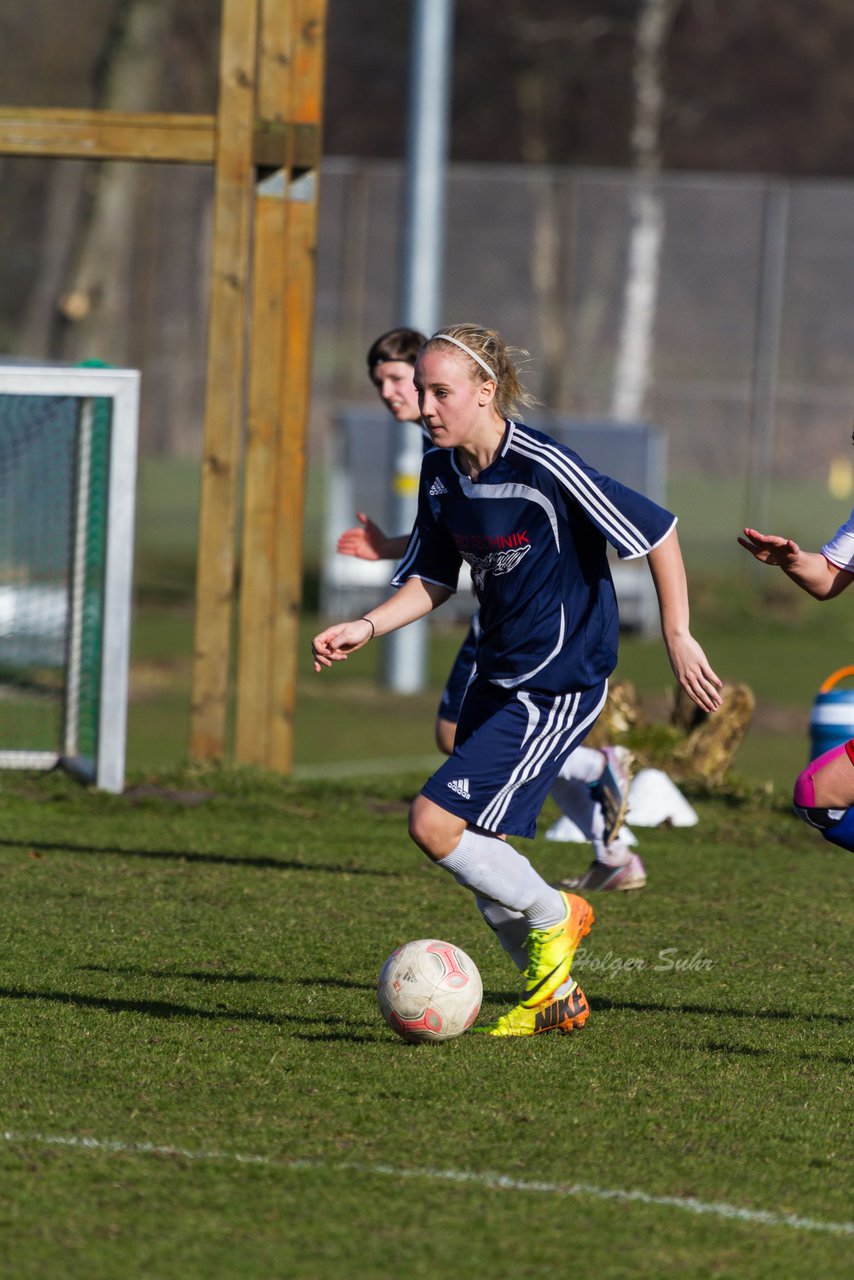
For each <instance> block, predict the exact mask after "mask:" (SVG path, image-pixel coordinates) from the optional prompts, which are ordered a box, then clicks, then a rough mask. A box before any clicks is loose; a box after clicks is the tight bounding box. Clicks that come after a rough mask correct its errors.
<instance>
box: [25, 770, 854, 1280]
mask: <svg viewBox="0 0 854 1280" xmlns="http://www.w3.org/2000/svg"><path fill="white" fill-rule="evenodd" d="M419 782H420V777H419V776H416V775H396V776H391V777H387V778H383V779H376V778H374V779H372V780H370V781H367V780H362V781H360V782H358V783H356V782H347V781H340V782H336V783H331V782H326V783H322V782H311V783H309V782H302V783H300V782H293V781H292V782H283V781H281V780H279V779H276V778H271V777H266V776H264V775H261V774H257V773H253V772H248V771H238V772H231V773H229V772H217V771H213V770H194V771H184V772H181V773H178V774H173V775H170V776H163V777H161V778H159V779H158V780H157V782H156V784H155V783H148V784H145V783H137V785H136V786H135V787H132V788H131V789H130V790H129V791H128V792H127V793H126V794H125V795H124V796H122V797H107V796H98V795H95V794H91V793H87V792H85V791H83V790H81V789H79V788H78V787H76V786H75V785H74V784H72V783H70V782H68V781H67V780H64V779H63V778H61V777H58V776H52V777H49V778H46V779H40V780H33V779H28V778H25V777H22V776H20V775H14V776H12V777H11V778H10V780H8V781H5V782H4V784H3V792H2V798H0V874H2V877H3V895H2V906H1V907H0V937H2V948H0V957H2V958H0V965H2V974H1V975H0V991H2V997H3V998H2V1001H0V1037H2V1039H0V1043H2V1066H3V1079H4V1105H3V1124H2V1133H0V1163H2V1168H3V1173H4V1178H3V1183H4V1188H5V1189H4V1195H3V1198H2V1203H0V1225H1V1226H2V1233H3V1239H4V1261H3V1263H2V1264H0V1267H2V1273H3V1274H4V1275H8V1276H10V1277H12V1276H14V1277H16V1280H18V1278H20V1280H28V1278H30V1277H32V1278H33V1280H36V1278H38V1280H42V1278H43V1277H45V1276H52V1275H62V1276H64V1277H71V1278H73V1277H78V1276H79V1277H83V1276H86V1277H92V1276H96V1277H99V1278H100V1280H112V1278H113V1277H116V1280H118V1278H119V1277H122V1278H126V1277H129V1276H134V1277H136V1276H146V1277H148V1276H155V1277H163V1278H164V1280H166V1278H167V1277H169V1278H171V1277H175V1278H176V1280H177V1278H179V1277H180V1280H196V1278H197V1277H198V1278H199V1280H211V1278H213V1277H232V1276H234V1277H237V1276H240V1277H247V1278H248V1280H254V1278H255V1277H258V1280H261V1278H263V1280H268V1278H269V1277H274V1276H275V1277H306V1278H311V1280H317V1278H318V1277H330V1278H332V1277H335V1278H337V1277H342V1280H343V1278H344V1277H377V1278H380V1277H381V1278H383V1280H385V1278H387V1277H399V1276H413V1277H430V1278H432V1277H437V1278H438V1277H443V1278H448V1280H453V1278H455V1277H461V1278H462V1277H471V1276H481V1275H482V1276H494V1277H508V1278H509V1277H517V1276H539V1275H541V1274H544V1273H551V1274H557V1275H565V1274H570V1273H571V1272H573V1271H574V1270H575V1269H576V1268H581V1267H583V1269H584V1271H585V1272H589V1273H591V1274H594V1275H597V1276H602V1277H623V1276H648V1277H669V1276H688V1277H694V1276H739V1277H743V1276H749V1277H754V1276H755V1277H765V1276H767V1277H771V1276H774V1277H777V1276H786V1277H787V1280H796V1278H797V1277H801V1276H803V1277H807V1276H809V1277H814V1276H822V1277H835V1276H839V1277H841V1276H843V1275H847V1274H850V1250H851V1234H852V1232H854V1225H852V1223H851V1218H852V1213H851V1203H850V1185H851V1183H850V1167H849V1166H848V1165H847V1164H846V1157H847V1156H848V1155H849V1154H850V1147H849V1144H850V1137H851V1134H850V1123H849V1121H850V1105H849V1103H850V1087H851V1064H852V1057H851V1048H850V1045H851V1025H852V1008H851V1002H850V998H849V997H850V977H851V971H850V963H849V956H850V951H849V946H850V937H851V924H852V911H851V904H850V894H849V893H848V887H849V883H850V863H849V860H848V859H847V858H846V857H845V856H844V855H841V854H840V853H839V852H834V851H832V850H830V849H829V848H828V847H826V846H824V845H823V843H822V842H821V840H820V839H813V838H812V837H811V833H810V832H808V831H806V830H805V829H804V828H803V827H802V826H801V825H800V824H798V823H797V822H796V821H795V820H794V819H792V818H791V817H790V816H789V814H788V813H787V812H786V810H785V808H784V807H783V806H782V804H775V803H774V802H772V801H768V799H767V798H766V797H759V798H753V799H751V798H749V797H748V798H743V799H741V800H738V799H736V798H735V797H730V798H729V799H727V798H725V797H718V798H716V799H713V798H709V799H704V798H703V797H701V796H693V797H692V798H693V799H694V801H695V803H696V805H697V807H698V809H699V812H700V815H701V822H700V824H699V825H698V826H697V827H695V828H693V829H690V830H688V831H680V832H678V833H677V832H668V831H655V832H644V833H643V840H644V854H645V857H646V859H647V863H648V867H649V870H650V885H649V887H648V888H647V890H645V891H644V892H643V893H641V894H634V895H619V894H618V895H613V896H611V897H606V898H605V899H604V900H602V899H600V900H598V901H597V902H596V908H597V912H598V922H597V925H596V927H595V928H594V930H593V933H592V934H591V936H590V938H589V940H588V942H589V945H588V946H587V947H586V948H585V950H584V951H582V952H581V953H580V954H579V957H578V959H577V961H576V970H575V971H576V974H577V976H578V978H579V980H580V981H581V983H582V985H583V987H584V988H585V990H586V992H587V994H588V997H589V999H590V1002H591V1005H592V1008H593V1013H592V1015H591V1018H590V1021H589V1023H588V1025H587V1027H586V1028H585V1030H584V1031H583V1032H580V1033H577V1034H576V1035H574V1036H572V1037H558V1036H547V1037H540V1038H538V1039H537V1040H535V1041H524V1040H523V1041H508V1042H495V1041H491V1040H486V1041H484V1040H481V1039H478V1038H476V1037H472V1036H466V1037H463V1038H462V1039H460V1040H456V1041H453V1042H450V1043H448V1044H445V1045H438V1046H425V1047H412V1046H407V1045H405V1044H403V1043H402V1042H401V1041H399V1040H397V1039H396V1038H395V1037H394V1036H393V1034H392V1033H391V1032H390V1031H389V1030H388V1029H387V1028H386V1027H385V1025H384V1023H382V1021H381V1019H380V1017H379V1013H378V1009H377V1006H376V1002H375V995H374V983H375V979H376V973H377V970H378V968H379V966H380V964H381V962H382V960H383V958H384V957H385V955H386V954H387V953H388V952H389V951H391V950H392V948H393V947H394V946H395V945H397V944H398V943H399V942H401V941H403V940H405V939H407V938H412V937H419V936H439V937H447V938H450V939H451V940H453V941H455V942H457V943H458V944H459V945H461V946H462V947H464V949H465V950H467V951H468V952H469V953H470V954H471V955H472V956H473V957H474V958H475V960H476V961H477V963H478V965H479V966H480V968H481V972H482V975H483V979H484V987H485V992H486V995H485V1002H484V1009H483V1016H485V1017H489V1016H491V1015H493V1014H495V1013H497V1012H498V1011H500V1010H502V1009H503V1007H505V1006H506V1005H507V1004H508V1003H509V1002H511V1001H512V1000H513V998H514V994H515V975H514V973H513V971H512V970H511V968H510V966H509V963H508V962H507V961H506V960H505V958H504V956H503V953H502V952H501V951H500V949H499V948H498V946H497V945H496V944H495V942H494V941H493V940H492V938H491V936H489V935H488V934H487V931H486V930H485V929H484V927H483V926H482V924H481V922H480V920H479V917H478V916H477V914H476V912H475V910H474V908H473V905H472V903H471V902H470V900H469V898H468V895H467V894H465V893H464V892H463V891H462V890H460V889H459V888H457V887H456V886H455V885H454V884H453V882H452V880H451V879H450V877H446V876H445V875H444V874H443V873H442V872H441V871H439V870H437V869H435V868H431V867H430V866H429V865H427V864H426V862H425V861H424V860H423V859H422V858H421V857H420V855H417V854H416V853H415V852H414V850H413V849H412V848H411V847H410V846H409V845H408V842H407V839H406V837H405V811H406V805H407V802H408V800H409V798H410V797H411V796H412V795H413V794H414V792H415V791H416V790H417V787H418V785H419ZM757 795H758V793H757ZM544 816H545V817H546V819H548V818H549V817H550V816H554V813H553V812H552V811H549V810H547V811H546V814H545V815H544ZM526 848H527V846H526ZM528 851H530V852H531V856H532V857H533V858H534V860H535V861H536V863H537V864H538V865H539V866H540V867H541V868H542V870H543V871H544V872H545V873H546V874H547V875H550V876H556V875H558V874H559V873H560V874H565V873H566V872H567V871H568V870H571V869H572V868H573V867H580V866H582V865H584V863H585V862H586V857H585V854H584V851H583V850H580V849H578V848H577V847H574V846H561V845H556V844H552V843H548V842H546V841H545V840H543V839H542V837H540V838H539V839H538V841H537V842H535V844H534V845H533V848H532V849H529V850H528Z"/></svg>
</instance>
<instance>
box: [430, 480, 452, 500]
mask: <svg viewBox="0 0 854 1280" xmlns="http://www.w3.org/2000/svg"><path fill="white" fill-rule="evenodd" d="M447 492H448V490H447V489H446V488H445V486H444V485H443V484H442V481H441V480H440V479H439V477H438V476H436V479H435V480H434V481H433V483H432V484H431V485H430V497H431V498H438V497H439V494H440V493H447Z"/></svg>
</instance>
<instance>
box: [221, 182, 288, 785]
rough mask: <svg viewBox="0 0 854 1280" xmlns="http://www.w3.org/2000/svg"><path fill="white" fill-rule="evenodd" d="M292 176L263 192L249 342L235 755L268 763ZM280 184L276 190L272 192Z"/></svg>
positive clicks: (259, 194) (258, 214) (256, 224)
mask: <svg viewBox="0 0 854 1280" xmlns="http://www.w3.org/2000/svg"><path fill="white" fill-rule="evenodd" d="M284 186H285V184H284V178H283V177H279V176H278V175H277V179H268V181H267V183H265V184H264V187H265V188H266V190H265V189H264V188H262V189H261V190H259V191H258V192H257V193H256V197H255V213H254V235H253V245H254V248H253V260H252V314H251V340H250V345H249V385H248V396H249V408H248V414H247V433H246V457H245V462H244V479H243V485H244V487H243V534H242V538H241V573H240V624H239V634H238V661H237V698H236V707H235V722H234V755H235V759H236V760H238V761H240V762H241V763H242V764H256V765H265V766H266V765H268V764H269V758H270V717H271V714H272V696H273V692H272V669H271V668H272V662H273V648H274V646H273V639H274V626H275V609H276V600H275V576H276V555H275V552H276V513H277V511H278V505H279V500H278V495H277V485H278V469H277V467H278V438H279V433H280V430H281V421H280V402H281V382H282V365H281V359H280V354H279V353H280V351H281V347H282V342H283V336H282V335H283V332H284V289H283V285H282V281H283V278H284V247H285V222H286V218H287V204H286V202H285V199H284ZM270 188H272V189H270Z"/></svg>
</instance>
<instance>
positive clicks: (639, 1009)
mask: <svg viewBox="0 0 854 1280" xmlns="http://www.w3.org/2000/svg"><path fill="white" fill-rule="evenodd" d="M590 1008H591V1010H593V1011H595V1012H597V1013H605V1012H609V1011H620V1010H626V1009H628V1010H631V1011H632V1012H634V1013H696V1014H700V1015H711V1016H712V1017H714V1018H751V1019H753V1018H757V1019H760V1020H761V1019H769V1020H771V1021H775V1022H776V1021H780V1022H787V1021H797V1022H835V1023H838V1024H839V1025H840V1026H841V1025H843V1024H844V1023H847V1022H852V1021H854V1019H852V1018H851V1017H849V1016H848V1015H847V1014H844V1013H811V1012H810V1011H809V1010H807V1011H806V1012H805V1011H804V1010H803V1009H722V1008H720V1006H717V1005H710V1004H661V1003H654V1004H653V1003H652V1002H650V1001H644V1000H612V999H610V997H608V996H596V995H594V996H593V997H592V999H591V1000H590Z"/></svg>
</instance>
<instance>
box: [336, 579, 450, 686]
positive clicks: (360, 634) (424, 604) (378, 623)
mask: <svg viewBox="0 0 854 1280" xmlns="http://www.w3.org/2000/svg"><path fill="white" fill-rule="evenodd" d="M451 595H453V591H451V589H450V588H449V587H443V586H440V585H439V584H438V583H434V582H425V581H424V580H423V579H421V578H408V579H407V581H406V582H405V583H404V584H403V586H402V587H401V588H400V590H399V591H397V592H395V594H394V595H393V596H391V597H390V598H389V599H388V600H384V601H383V603H382V604H378V605H375V606H374V608H373V609H369V610H368V612H367V613H366V614H365V616H364V617H363V618H357V619H355V620H354V621H352V622H338V623H336V624H335V625H334V626H332V627H327V628H326V630H325V631H321V632H320V634H319V635H317V636H315V637H314V639H313V640H312V642H311V656H312V658H313V659H314V669H315V671H318V672H319V671H322V670H323V668H324V667H331V666H332V663H333V662H343V661H345V660H346V659H347V658H348V657H349V655H350V654H351V653H355V652H356V650H357V649H361V648H363V647H364V646H365V645H366V644H367V643H368V641H369V640H372V639H373V638H374V636H385V635H388V633H389V632H390V631H397V630H399V629H400V627H405V626H407V624H408V623H410V622H415V621H417V619H418V618H423V617H424V616H425V614H428V613H430V612H431V611H432V610H433V609H438V607H439V605H440V604H444V602H445V601H446V600H447V599H448V597H449V596H451Z"/></svg>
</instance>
